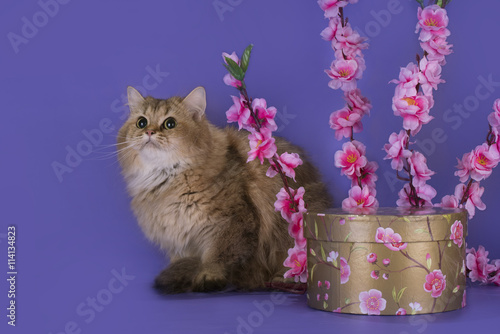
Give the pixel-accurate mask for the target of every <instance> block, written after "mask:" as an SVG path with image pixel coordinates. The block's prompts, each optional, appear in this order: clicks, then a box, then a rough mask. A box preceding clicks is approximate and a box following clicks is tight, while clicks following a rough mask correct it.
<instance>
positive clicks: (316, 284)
mask: <svg viewBox="0 0 500 334" xmlns="http://www.w3.org/2000/svg"><path fill="white" fill-rule="evenodd" d="M304 234H305V236H306V238H307V266H308V273H309V274H308V281H307V300H308V305H309V306H310V307H312V308H315V309H319V310H323V311H330V312H339V313H353V314H367V315H406V314H408V315H410V314H423V313H438V312H445V311H451V310H456V309H459V308H462V307H464V306H465V298H466V293H465V292H466V291H465V282H466V281H465V279H466V276H465V236H466V234H467V214H466V211H465V210H461V209H441V208H429V209H405V208H378V209H370V210H364V211H359V210H358V211H346V210H343V209H331V210H328V211H326V212H319V213H318V212H308V213H306V214H304Z"/></svg>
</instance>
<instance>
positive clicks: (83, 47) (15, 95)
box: [0, 0, 500, 334]
mask: <svg viewBox="0 0 500 334" xmlns="http://www.w3.org/2000/svg"><path fill="white" fill-rule="evenodd" d="M44 1H45V0H42V3H44ZM60 1H61V2H64V1H62V0H60ZM66 1H67V2H68V0H66ZM45 2H48V3H50V2H52V3H53V1H49V0H46V1H45ZM214 3H217V2H216V1H212V0H210V1H201V0H197V1H195V0H177V1H162V0H146V1H124V0H122V1H118V0H115V1H112V0H100V1H97V0H87V1H69V2H68V3H67V4H63V5H62V4H61V5H59V8H58V9H57V12H56V10H55V8H54V7H50V8H49V11H52V16H51V17H49V16H47V15H45V17H44V16H43V14H40V13H39V12H40V11H41V10H42V9H41V7H40V4H38V3H37V1H35V0H31V1H18V0H3V1H2V2H1V4H0V35H1V36H2V38H1V41H0V54H1V58H0V59H1V61H0V87H1V88H0V101H1V109H2V114H3V115H4V122H3V126H2V130H1V131H0V143H2V151H1V152H2V162H1V165H0V166H1V167H0V168H1V169H0V171H1V175H2V186H1V189H2V190H1V191H2V194H1V203H2V204H1V208H2V213H3V215H4V217H3V218H2V219H1V220H0V222H1V224H0V228H1V229H0V245H1V246H0V249H1V253H0V254H2V255H1V256H0V258H1V259H2V260H1V261H2V263H5V262H6V260H4V259H6V256H5V255H4V254H6V239H5V233H6V231H7V225H10V224H14V225H16V226H17V233H18V235H17V237H18V240H17V247H18V253H17V261H18V270H19V275H18V281H17V283H18V291H17V292H18V294H17V302H18V326H17V327H16V329H15V330H12V328H11V327H10V326H7V325H6V317H5V308H4V306H6V305H7V302H8V300H7V297H6V294H7V293H6V291H7V290H8V289H7V285H6V282H5V279H3V278H2V279H1V280H0V282H1V283H0V305H1V306H2V307H1V309H2V310H4V311H1V317H0V319H3V320H2V321H1V322H2V323H1V325H0V327H1V328H2V332H3V331H4V328H6V327H8V329H9V330H12V332H18V333H35V332H36V333H54V334H55V333H61V332H63V331H64V327H65V326H66V325H67V324H68V323H69V325H67V326H68V329H69V330H68V331H67V332H71V326H72V325H71V322H72V321H74V322H75V323H76V325H77V326H78V328H79V329H80V330H81V332H82V333H109V332H112V333H166V332H176V333H180V332H196V331H198V332H202V333H212V332H213V333H225V332H227V333H235V332H237V326H238V317H241V318H242V319H247V320H248V317H251V316H252V314H253V315H255V312H256V307H255V305H254V304H253V302H254V301H258V302H259V303H262V302H264V301H268V302H269V301H270V300H271V299H270V298H271V295H270V294H267V293H259V294H235V293H230V294H217V295H197V294H189V295H183V296H174V297H161V296H158V295H156V294H155V292H154V291H153V290H152V289H151V287H150V285H151V283H152V279H153V278H154V276H155V275H156V274H157V273H158V272H159V271H160V270H161V269H162V268H163V267H164V265H165V259H164V258H163V256H162V255H161V254H160V252H159V251H158V250H157V249H156V248H155V247H154V246H152V245H150V244H149V243H148V242H147V241H146V240H145V238H144V237H143V235H142V233H141V231H140V230H139V228H138V227H137V225H136V222H135V219H134V217H133V215H132V213H131V211H130V209H129V198H128V197H127V195H126V192H125V187H124V182H123V181H122V178H121V176H120V174H119V173H120V171H119V166H118V164H117V162H116V159H115V157H114V156H113V155H112V152H113V147H112V146H110V145H112V144H114V143H115V135H116V132H117V130H118V128H119V127H120V125H121V123H122V122H123V121H122V119H120V116H121V115H123V114H124V110H126V109H124V108H123V102H122V101H121V97H122V96H123V94H125V92H126V87H127V85H133V86H136V87H137V86H141V85H143V81H144V79H145V78H146V76H147V75H149V74H148V73H149V72H150V71H152V69H155V68H159V70H160V71H161V72H163V74H162V76H157V78H156V80H154V78H153V77H151V76H149V77H148V78H146V86H148V87H149V90H148V93H149V94H151V95H153V96H156V97H162V98H166V97H169V96H171V95H176V94H177V95H185V94H187V93H189V92H190V91H191V89H193V88H194V87H196V86H198V85H203V86H205V88H206V90H207V94H208V110H207V115H208V118H209V119H210V120H211V121H212V122H213V123H215V124H217V125H219V126H224V125H225V124H226V121H225V111H226V110H227V109H228V108H229V106H230V105H231V99H230V98H229V95H230V94H235V93H236V91H235V90H233V89H232V88H230V87H227V86H225V85H224V83H223V82H222V77H223V75H224V74H225V70H224V68H223V67H222V65H221V61H222V59H221V52H222V51H226V52H231V51H233V50H235V51H237V52H239V53H241V51H242V50H243V49H244V47H246V46H247V45H248V44H249V43H253V44H254V45H255V47H254V52H253V55H252V59H251V64H250V70H249V73H248V78H247V84H248V88H249V92H250V94H251V95H252V96H253V97H265V98H266V99H267V101H268V104H269V105H274V106H276V107H277V108H278V110H279V111H280V113H281V114H280V115H281V116H278V119H277V122H278V125H280V130H281V131H280V132H279V135H281V136H284V137H286V138H288V139H289V140H291V141H292V142H294V143H296V144H299V145H302V146H303V147H305V148H306V149H307V150H308V151H309V152H310V155H311V158H312V159H313V160H314V162H315V163H316V164H317V165H318V166H319V167H320V169H321V171H322V173H323V175H324V178H325V181H327V182H328V183H329V189H330V191H331V193H332V194H333V195H334V197H335V199H336V201H335V204H336V205H337V206H338V205H340V203H341V201H342V199H343V198H345V197H346V194H347V190H348V181H347V179H346V178H345V177H342V176H340V173H339V170H338V169H336V168H335V167H334V166H333V154H334V152H335V151H336V150H338V149H339V148H340V147H341V145H342V143H341V142H337V141H336V140H335V139H334V136H333V131H332V130H331V129H329V126H328V116H329V114H330V113H331V112H332V111H334V110H336V109H339V108H341V107H342V106H343V100H342V98H341V96H342V93H341V92H339V91H333V90H331V89H330V88H328V86H327V82H328V78H327V76H326V75H325V74H324V72H323V70H324V69H325V68H327V67H328V66H329V64H330V62H331V61H332V59H333V51H332V50H331V48H330V46H329V43H327V42H325V41H323V40H322V39H321V38H320V36H319V33H320V32H321V30H322V29H323V28H324V27H325V26H326V25H327V21H326V20H325V19H324V18H323V13H322V11H321V10H320V9H319V7H318V6H317V4H316V1H285V0H281V1H265V0H253V1H248V0H247V1H244V0H220V1H218V3H222V4H226V6H227V7H226V11H225V12H223V13H222V12H220V13H218V12H217V10H216V9H215V7H214ZM398 3H399V4H398ZM390 4H395V6H394V7H392V6H391V5H390ZM388 8H390V9H391V10H392V13H391V12H389V11H388ZM416 10H417V4H416V2H415V1H410V0H400V1H399V2H398V1H388V0H384V1H360V3H358V4H356V5H352V6H348V7H347V9H346V14H347V16H348V17H349V19H350V22H351V23H352V25H353V26H354V27H358V29H359V30H360V31H361V32H362V33H363V34H365V35H368V36H370V37H371V39H370V43H371V45H370V49H369V50H367V51H366V52H365V57H366V65H367V70H366V72H365V73H364V77H363V79H362V80H361V81H360V83H359V87H360V88H361V89H362V92H363V94H364V95H365V96H367V97H368V98H370V99H371V101H372V104H373V110H372V115H371V117H369V118H366V119H365V120H364V125H365V130H364V132H363V133H361V134H359V135H357V136H356V137H357V138H358V139H359V140H361V141H362V142H364V143H365V144H366V145H367V149H368V153H367V154H368V157H369V159H370V160H375V161H377V162H378V163H379V165H380V169H379V171H378V175H379V181H378V184H377V190H378V199H379V201H380V203H381V205H382V206H393V205H394V204H395V201H396V198H397V191H398V190H399V189H400V187H401V185H402V184H400V183H397V184H395V185H394V184H392V185H391V182H392V180H393V177H394V173H393V171H392V170H391V169H390V165H389V162H388V161H384V160H383V156H384V153H383V151H382V150H381V149H382V147H383V145H384V143H386V141H387V140H388V137H389V134H390V133H391V132H393V131H396V132H398V131H399V130H400V129H401V121H402V120H401V118H397V117H395V116H393V113H392V110H391V97H392V94H393V91H394V85H391V84H388V82H389V80H391V79H393V78H396V77H397V75H398V72H399V67H401V66H405V65H406V64H407V63H408V62H409V61H412V60H413V59H414V56H415V53H416V52H417V51H419V46H418V43H417V36H416V35H415V34H414V28H415V24H416ZM498 10H500V4H499V3H498V1H494V0H489V1H485V0H484V1H481V2H480V5H478V4H477V5H474V6H473V5H472V3H471V2H470V1H469V2H467V1H453V2H452V3H451V5H450V6H449V12H448V13H449V16H450V25H449V28H450V30H451V32H452V35H451V37H450V39H449V40H450V42H451V43H453V44H454V51H455V53H454V54H452V55H450V56H449V57H448V64H447V65H446V66H445V67H444V68H443V78H444V79H445V80H446V81H447V83H446V84H443V85H441V86H439V90H438V91H437V92H436V93H435V101H436V104H435V107H434V109H433V110H432V115H434V117H435V119H434V120H433V121H432V122H431V123H430V124H429V125H426V126H424V128H423V130H422V131H421V133H420V134H419V135H418V137H417V138H416V140H417V141H419V142H423V143H424V144H425V147H426V150H427V151H426V155H427V157H428V163H429V166H430V168H431V169H432V170H434V171H436V172H437V175H436V176H434V177H433V179H432V180H431V181H430V184H431V185H433V186H434V187H435V188H436V189H437V190H438V197H439V198H441V197H442V196H444V195H446V194H450V193H452V192H453V189H454V187H455V185H456V184H457V182H458V178H456V177H454V176H453V172H454V166H455V165H456V157H461V156H462V154H463V153H464V152H466V151H470V150H471V149H473V148H474V147H475V146H476V145H478V144H481V143H482V142H483V141H484V138H485V135H486V131H487V120H486V117H487V115H488V114H489V113H490V112H491V106H492V104H493V101H494V100H495V99H496V98H497V97H500V68H499V66H498V65H497V64H498V54H499V51H500V46H499V44H498V43H497V39H498V38H497V36H498V33H499V31H500V21H499V20H498V17H497V16H498V15H497V13H498ZM388 14H390V15H388ZM33 16H35V20H38V23H39V24H40V25H42V26H41V27H40V28H38V31H37V32H36V34H35V32H34V31H28V30H26V29H25V31H24V33H25V34H26V33H27V34H30V33H31V36H29V38H27V39H26V40H25V42H26V43H24V44H20V45H19V46H18V50H17V51H18V52H17V53H16V52H15V49H14V48H13V47H12V45H11V43H10V42H9V39H8V36H9V33H14V34H17V35H20V36H22V34H23V31H22V28H23V25H24V24H25V23H24V21H23V18H26V20H28V21H29V22H33ZM44 18H45V19H47V20H46V22H44ZM11 36H12V35H11ZM148 69H149V70H148ZM166 73H168V75H167V74H166ZM489 76H490V77H491V79H492V80H493V81H494V82H495V83H497V82H498V84H496V85H495V86H490V87H489V88H490V89H491V91H488V89H487V88H485V87H484V86H483V87H481V88H477V87H478V86H480V85H482V81H481V80H482V79H480V78H481V77H482V78H485V79H487V78H488V77H489ZM486 95H487V96H486ZM455 104H457V105H459V104H460V105H463V104H465V105H466V107H467V108H468V109H469V110H470V111H466V113H465V114H463V115H464V116H460V115H459V114H458V113H455V112H453V111H452V112H451V114H449V115H451V116H450V117H453V118H451V119H448V118H445V117H444V116H443V115H444V114H445V113H446V110H448V109H450V108H451V109H452V110H453V108H454V105H455ZM464 110H465V109H464ZM104 119H108V120H109V121H108V122H109V123H110V124H111V125H112V127H114V130H113V131H111V132H109V133H104V134H103V135H102V141H101V140H99V139H100V138H99V137H100V136H99V135H98V134H96V133H97V131H94V132H92V133H93V134H94V135H96V139H97V142H96V145H93V146H92V147H91V148H89V147H85V141H86V140H87V139H86V137H85V135H84V134H83V132H82V131H84V130H86V131H91V130H93V129H98V128H99V125H100V123H101V122H106V121H103V120H104ZM435 129H442V130H444V131H445V133H446V140H444V142H443V141H441V142H440V143H436V142H435V141H432V139H431V138H432V132H433V131H440V130H435ZM99 133H102V132H99ZM77 147H80V149H81V150H82V149H83V150H84V151H85V149H86V148H87V149H89V153H90V151H92V152H91V153H90V154H88V155H86V156H83V157H82V160H81V161H76V162H75V161H73V167H71V172H67V173H65V174H63V175H62V178H61V179H58V177H57V176H56V174H55V173H54V171H53V167H52V165H53V164H54V162H58V163H61V164H64V165H67V163H66V161H65V160H66V158H67V154H68V151H67V150H68V149H69V150H74V149H77ZM387 178H388V179H387ZM388 180H389V181H391V182H389V181H388ZM499 181H500V173H499V172H498V171H495V172H494V173H493V175H492V176H491V177H490V178H489V179H488V180H487V181H486V182H484V184H483V185H484V186H485V189H486V190H485V193H484V197H483V200H484V202H485V203H486V205H487V206H488V207H489V209H488V210H486V211H485V212H478V213H477V215H476V217H475V218H474V219H473V220H472V222H471V224H470V228H469V238H468V242H469V245H470V246H475V247H477V245H478V244H483V245H484V246H485V247H486V248H487V249H488V250H489V251H490V254H491V257H493V258H499V257H500V243H499V242H498V235H499V232H500V227H499V221H498V220H499V219H498V215H497V213H496V212H495V211H494V209H495V205H496V204H497V203H498V200H499V198H500V187H498V184H499ZM4 261H5V262H4ZM0 267H1V268H5V266H4V265H2V266H0ZM123 268H124V269H123ZM122 269H123V270H125V272H126V274H127V275H130V276H133V277H134V279H131V278H130V277H129V278H130V280H129V281H126V284H127V285H126V286H125V287H123V289H122V290H120V289H118V288H119V284H118V283H117V282H116V281H114V280H113V277H114V276H113V270H115V271H117V272H120V271H122ZM2 271H4V270H3V269H2ZM5 272H6V270H5ZM4 275H6V274H5V273H4V274H1V275H0V277H5V276H4ZM110 283H112V287H114V288H111V289H113V291H117V290H116V289H118V290H119V291H120V292H116V293H114V294H111V293H110V292H109V291H110V287H109V284H110ZM113 284H115V285H113ZM96 296H100V297H101V300H104V301H105V302H106V303H107V304H106V305H105V306H104V307H103V309H101V310H100V312H95V317H94V318H92V319H91V316H90V313H89V311H88V310H90V308H89V307H88V306H85V303H87V298H95V297H96ZM281 297H282V298H285V297H284V296H281ZM469 297H470V299H469V300H470V307H468V308H467V309H465V310H462V311H457V312H451V313H448V314H443V315H436V316H432V317H426V316H421V317H413V318H409V317H403V318H395V317H390V318H388V317H384V318H379V317H369V318H368V317H359V316H347V315H341V316H339V315H332V314H327V313H323V312H319V311H315V310H311V309H309V308H307V306H306V303H305V296H286V299H285V301H284V303H283V304H280V305H278V304H276V305H275V309H274V312H272V314H270V316H269V317H267V316H266V317H264V318H263V321H262V324H260V326H258V328H252V330H253V331H254V332H255V333H265V332H273V331H274V332H277V331H278V328H280V329H286V330H287V332H289V333H291V332H293V331H294V330H295V331H297V332H303V331H304V328H305V327H304V326H309V329H307V331H308V332H309V331H311V332H312V331H313V330H321V329H333V328H338V329H344V330H346V329H350V330H352V329H354V330H355V331H356V330H367V329H370V330H371V331H372V332H377V333H378V332H384V333H386V332H387V331H388V330H389V332H391V333H396V332H400V331H401V332H407V333H415V332H417V330H419V332H422V331H423V330H430V332H434V331H436V332H437V331H439V332H441V331H444V330H450V326H456V327H453V328H455V329H459V328H460V329H463V330H465V329H466V328H468V327H470V328H477V327H475V322H480V323H481V326H487V325H488V324H492V323H493V319H492V318H491V317H492V316H493V315H498V314H497V312H498V309H499V306H500V303H499V301H500V298H499V297H500V292H499V289H495V288H484V287H482V288H474V289H470V290H469ZM103 298H104V299H103ZM106 298H108V299H106ZM81 303H84V305H83V308H81V309H80V313H82V312H83V313H84V315H83V316H81V315H80V314H79V313H78V312H77V308H78V306H79V305H80V304H81ZM85 312H87V313H85ZM252 312H253V313H252ZM85 320H88V321H89V322H88V323H87V322H86V321H85ZM256 320H259V318H258V317H257V318H255V319H254V321H256ZM496 328H498V327H496ZM76 332H78V331H75V333H76Z"/></svg>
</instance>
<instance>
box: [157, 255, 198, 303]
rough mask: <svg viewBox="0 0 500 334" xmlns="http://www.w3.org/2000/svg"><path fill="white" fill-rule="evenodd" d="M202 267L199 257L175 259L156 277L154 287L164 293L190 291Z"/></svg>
mask: <svg viewBox="0 0 500 334" xmlns="http://www.w3.org/2000/svg"><path fill="white" fill-rule="evenodd" d="M200 267H201V259H200V258H199V257H185V258H182V259H179V260H177V261H174V262H172V263H171V264H170V265H169V266H168V267H167V268H166V269H164V270H163V271H162V272H161V273H160V274H159V275H158V276H157V277H156V279H155V282H154V288H155V289H156V290H158V292H160V293H162V294H176V293H183V292H188V291H190V290H191V287H192V283H193V280H194V278H195V276H196V275H197V274H198V272H199V271H200Z"/></svg>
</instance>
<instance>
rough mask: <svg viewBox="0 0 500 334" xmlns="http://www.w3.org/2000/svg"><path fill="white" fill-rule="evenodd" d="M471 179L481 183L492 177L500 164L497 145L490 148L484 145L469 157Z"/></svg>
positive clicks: (478, 147)
mask: <svg viewBox="0 0 500 334" xmlns="http://www.w3.org/2000/svg"><path fill="white" fill-rule="evenodd" d="M469 158H470V166H471V171H470V177H471V178H472V179H473V180H475V181H481V180H484V179H486V178H487V177H489V176H490V175H491V172H492V169H493V168H495V167H496V166H497V165H498V163H499V162H500V154H499V152H498V150H497V147H496V146H495V145H491V146H488V144H487V143H483V144H482V145H479V146H477V147H476V149H475V150H474V151H472V152H471V154H470V155H469Z"/></svg>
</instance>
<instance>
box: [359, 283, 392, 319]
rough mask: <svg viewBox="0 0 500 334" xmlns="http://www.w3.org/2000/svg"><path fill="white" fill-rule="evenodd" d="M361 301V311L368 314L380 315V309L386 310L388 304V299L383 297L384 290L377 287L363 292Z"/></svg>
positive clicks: (360, 295)
mask: <svg viewBox="0 0 500 334" xmlns="http://www.w3.org/2000/svg"><path fill="white" fill-rule="evenodd" d="M359 302H360V303H359V308H360V310H361V313H363V314H368V315H380V311H383V310H385V306H386V300H385V299H384V298H382V292H381V291H379V290H377V289H371V290H369V291H363V292H361V293H360V294H359Z"/></svg>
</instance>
